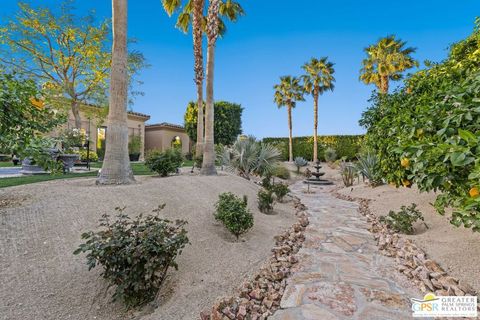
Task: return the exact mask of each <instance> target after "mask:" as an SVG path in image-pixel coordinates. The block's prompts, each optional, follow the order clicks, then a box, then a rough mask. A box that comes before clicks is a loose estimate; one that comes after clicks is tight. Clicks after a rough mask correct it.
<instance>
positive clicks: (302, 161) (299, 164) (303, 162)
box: [293, 157, 308, 173]
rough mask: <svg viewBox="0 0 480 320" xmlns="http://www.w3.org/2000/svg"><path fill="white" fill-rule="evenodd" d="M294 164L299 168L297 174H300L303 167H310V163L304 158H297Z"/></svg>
mask: <svg viewBox="0 0 480 320" xmlns="http://www.w3.org/2000/svg"><path fill="white" fill-rule="evenodd" d="M293 162H294V163H295V165H296V166H297V173H300V168H301V167H306V166H307V165H308V161H307V160H305V159H304V158H302V157H295V159H294V160H293Z"/></svg>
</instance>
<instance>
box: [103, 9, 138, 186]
mask: <svg viewBox="0 0 480 320" xmlns="http://www.w3.org/2000/svg"><path fill="white" fill-rule="evenodd" d="M127 8H128V6H127V0H112V25H113V28H112V30H113V47H112V67H111V72H110V73H111V75H110V77H111V79H110V95H109V96H110V108H109V110H108V118H107V127H108V131H107V138H108V143H107V147H106V150H105V158H104V160H103V165H102V170H101V171H100V173H99V175H98V178H97V184H104V185H106V184H116V185H118V184H130V183H133V182H135V178H134V177H133V171H132V168H131V167H130V158H129V156H128V125H127V100H128V94H127V92H128V78H127V77H126V74H127V65H128V52H127Z"/></svg>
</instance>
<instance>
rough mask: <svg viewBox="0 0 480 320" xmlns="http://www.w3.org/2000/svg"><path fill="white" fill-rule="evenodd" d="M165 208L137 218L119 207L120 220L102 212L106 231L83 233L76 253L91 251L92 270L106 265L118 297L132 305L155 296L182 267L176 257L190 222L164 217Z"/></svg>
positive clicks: (88, 255)
mask: <svg viewBox="0 0 480 320" xmlns="http://www.w3.org/2000/svg"><path fill="white" fill-rule="evenodd" d="M164 207H165V205H162V206H159V207H158V209H155V210H153V212H154V213H155V214H154V215H147V216H142V215H139V216H137V217H136V218H134V219H131V218H129V217H128V216H127V215H126V214H124V213H123V211H124V209H125V208H123V209H121V208H116V210H117V211H118V215H117V217H116V219H115V220H114V221H112V220H111V218H110V216H109V215H107V214H104V215H102V218H101V219H100V227H101V228H102V229H103V230H100V231H89V232H86V233H84V234H82V239H84V240H86V242H85V243H83V244H81V245H80V247H79V248H78V249H77V250H75V252H74V254H79V253H81V252H86V253H87V265H88V269H89V270H91V269H93V268H94V267H96V266H97V265H101V266H102V267H103V272H102V276H103V277H104V278H105V279H107V280H109V281H110V282H111V283H112V285H115V286H116V288H115V293H114V295H113V298H114V300H117V299H120V300H122V301H123V302H124V303H125V304H126V305H127V306H128V307H134V306H138V305H142V304H144V303H146V302H149V301H151V300H153V299H154V298H155V296H156V294H157V292H158V290H159V288H160V286H161V285H162V282H163V281H164V280H165V277H166V275H167V271H168V269H169V268H170V267H173V268H175V269H178V265H177V263H176V262H175V259H176V258H177V256H178V255H180V254H181V253H182V250H183V248H184V247H185V245H187V244H188V243H189V241H188V238H187V231H186V230H185V229H184V226H185V224H186V223H187V222H186V221H182V220H177V221H175V222H171V221H169V220H165V219H161V218H160V217H159V216H158V213H159V212H160V211H161V210H162V209H163V208H164Z"/></svg>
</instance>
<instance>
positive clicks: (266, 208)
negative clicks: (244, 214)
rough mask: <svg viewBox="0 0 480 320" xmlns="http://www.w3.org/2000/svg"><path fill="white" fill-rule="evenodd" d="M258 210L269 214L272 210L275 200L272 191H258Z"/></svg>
mask: <svg viewBox="0 0 480 320" xmlns="http://www.w3.org/2000/svg"><path fill="white" fill-rule="evenodd" d="M257 198H258V209H259V210H260V212H263V213H270V212H272V210H273V204H274V202H275V198H274V196H273V191H272V190H267V189H260V190H259V191H258V193H257Z"/></svg>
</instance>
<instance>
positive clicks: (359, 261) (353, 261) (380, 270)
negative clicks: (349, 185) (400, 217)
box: [271, 182, 422, 320]
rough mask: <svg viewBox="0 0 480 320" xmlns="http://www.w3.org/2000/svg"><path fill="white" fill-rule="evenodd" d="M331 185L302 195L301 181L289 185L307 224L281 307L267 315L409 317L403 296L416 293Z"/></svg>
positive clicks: (283, 318) (284, 318) (280, 318)
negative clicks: (299, 203)
mask: <svg viewBox="0 0 480 320" xmlns="http://www.w3.org/2000/svg"><path fill="white" fill-rule="evenodd" d="M331 189H332V187H318V188H311V190H314V191H315V193H313V194H306V193H304V192H303V191H304V190H306V186H305V185H304V184H303V183H301V182H300V183H297V184H295V185H293V186H292V187H291V190H292V193H293V194H294V195H295V196H297V197H299V198H300V199H301V201H302V203H303V204H305V205H306V206H307V208H308V209H307V210H308V211H307V212H308V213H309V214H310V225H309V226H308V228H307V230H306V232H305V235H306V240H305V243H304V245H303V247H302V249H301V250H300V251H299V253H298V258H299V263H298V265H297V266H296V267H295V269H294V272H293V275H292V276H291V277H290V278H289V280H288V282H287V288H286V290H285V294H284V296H283V299H282V302H281V310H279V311H277V312H276V313H275V314H274V316H272V317H271V319H273V320H290V319H312V320H313V319H315V320H317V319H328V320H335V319H362V320H365V319H368V320H377V319H378V320H387V319H411V318H412V316H411V314H412V313H411V311H410V303H409V299H410V298H413V297H417V298H419V297H421V296H422V295H421V294H420V293H419V292H418V291H417V290H416V289H413V288H411V287H409V284H408V283H407V282H406V281H405V279H402V278H400V276H399V274H398V272H397V271H396V269H395V266H394V264H393V263H394V261H393V260H392V259H391V258H388V257H385V256H383V255H382V254H381V253H380V252H379V251H378V249H377V247H376V244H375V242H374V239H373V236H372V234H371V233H370V232H369V231H368V223H367V221H366V219H365V218H364V217H363V216H362V215H361V214H360V213H359V212H358V211H357V209H358V205H357V203H354V202H348V201H344V200H340V199H337V198H335V197H334V196H333V195H331V194H330V193H329V191H330V190H331Z"/></svg>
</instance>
